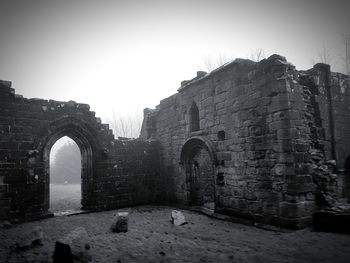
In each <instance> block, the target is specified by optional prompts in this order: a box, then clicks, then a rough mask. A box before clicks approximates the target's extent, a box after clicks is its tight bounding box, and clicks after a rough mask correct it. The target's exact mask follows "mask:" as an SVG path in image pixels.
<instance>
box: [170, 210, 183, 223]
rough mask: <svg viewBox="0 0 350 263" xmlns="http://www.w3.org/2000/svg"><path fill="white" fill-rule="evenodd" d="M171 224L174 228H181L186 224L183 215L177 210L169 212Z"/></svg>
mask: <svg viewBox="0 0 350 263" xmlns="http://www.w3.org/2000/svg"><path fill="white" fill-rule="evenodd" d="M171 222H172V223H173V224H174V225H175V226H181V225H184V224H186V223H187V222H186V219H185V216H184V215H183V213H182V212H180V211H178V210H173V211H171Z"/></svg>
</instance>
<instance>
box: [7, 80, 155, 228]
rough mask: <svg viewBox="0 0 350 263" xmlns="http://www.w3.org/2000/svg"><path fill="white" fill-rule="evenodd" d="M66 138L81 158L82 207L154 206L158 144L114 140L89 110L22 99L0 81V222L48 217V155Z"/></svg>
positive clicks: (85, 107) (77, 106)
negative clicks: (53, 146) (73, 143)
mask: <svg viewBox="0 0 350 263" xmlns="http://www.w3.org/2000/svg"><path fill="white" fill-rule="evenodd" d="M63 136H69V137H71V138H72V139H74V140H75V141H76V143H77V144H78V146H79V148H80V150H81V155H82V208H83V209H92V210H102V209H112V208H116V207H122V206H129V205H136V204H144V203H149V202H153V201H154V199H155V197H156V196H157V190H156V186H157V178H158V177H159V169H158V163H159V158H158V151H157V144H156V143H151V142H143V141H140V140H124V141H121V140H115V139H114V136H113V134H112V131H111V130H110V129H109V127H108V125H106V124H102V123H101V120H100V119H99V118H96V117H95V113H94V112H92V111H90V110H89V105H87V104H80V103H75V102H73V101H70V102H58V101H52V100H49V101H47V100H41V99H26V98H23V97H22V96H19V95H16V94H15V91H14V89H12V88H11V83H10V82H7V81H0V207H1V209H0V220H4V219H7V220H11V221H22V220H31V219H36V218H40V217H43V216H46V215H47V214H48V213H49V153H50V150H51V147H52V145H53V144H54V143H55V142H56V140H57V139H59V138H61V137H63Z"/></svg>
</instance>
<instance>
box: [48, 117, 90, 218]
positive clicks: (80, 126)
mask: <svg viewBox="0 0 350 263" xmlns="http://www.w3.org/2000/svg"><path fill="white" fill-rule="evenodd" d="M92 134H93V133H92V132H90V129H89V128H88V126H87V125H86V124H85V123H84V122H82V121H80V120H78V119H76V118H73V117H64V118H62V119H59V120H57V121H54V122H53V123H52V124H51V125H50V129H49V130H48V131H47V132H46V135H45V136H44V138H43V140H42V143H41V146H42V147H43V149H42V154H43V155H42V161H43V166H44V181H45V191H44V192H45V193H44V210H45V211H48V210H49V208H50V151H51V149H52V147H53V145H54V144H55V143H56V141H57V140H59V139H60V138H62V137H64V136H67V137H69V138H71V139H72V140H74V142H75V143H76V144H77V146H78V147H79V149H80V154H81V209H90V208H91V207H93V203H92V201H93V197H92V194H93V160H94V152H95V150H94V149H96V145H97V142H96V139H95V138H94V136H93V135H92Z"/></svg>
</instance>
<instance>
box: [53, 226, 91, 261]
mask: <svg viewBox="0 0 350 263" xmlns="http://www.w3.org/2000/svg"><path fill="white" fill-rule="evenodd" d="M90 244H91V239H90V237H89V235H88V233H87V232H86V229H85V228H84V227H78V228H76V229H74V230H73V231H71V232H70V233H69V234H68V235H66V236H65V237H64V238H61V239H59V240H58V241H56V245H55V251H54V254H53V258H54V262H70V260H73V259H74V260H77V261H79V262H89V261H91V253H90ZM59 259H61V260H63V259H65V260H66V261H59Z"/></svg>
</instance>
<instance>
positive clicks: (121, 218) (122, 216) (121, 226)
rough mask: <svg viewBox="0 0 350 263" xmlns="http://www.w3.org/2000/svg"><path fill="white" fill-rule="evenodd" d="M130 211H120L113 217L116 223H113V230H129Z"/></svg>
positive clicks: (118, 231)
mask: <svg viewBox="0 0 350 263" xmlns="http://www.w3.org/2000/svg"><path fill="white" fill-rule="evenodd" d="M128 215H129V213H128V212H118V213H117V214H116V215H115V217H114V218H113V221H114V223H113V224H112V227H111V229H112V231H113V232H117V233H120V232H128Z"/></svg>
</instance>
